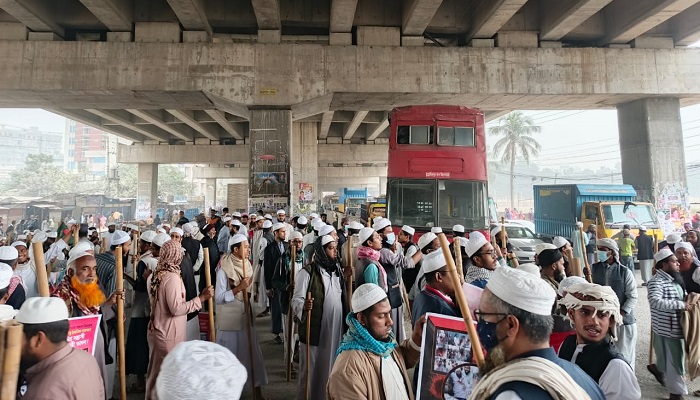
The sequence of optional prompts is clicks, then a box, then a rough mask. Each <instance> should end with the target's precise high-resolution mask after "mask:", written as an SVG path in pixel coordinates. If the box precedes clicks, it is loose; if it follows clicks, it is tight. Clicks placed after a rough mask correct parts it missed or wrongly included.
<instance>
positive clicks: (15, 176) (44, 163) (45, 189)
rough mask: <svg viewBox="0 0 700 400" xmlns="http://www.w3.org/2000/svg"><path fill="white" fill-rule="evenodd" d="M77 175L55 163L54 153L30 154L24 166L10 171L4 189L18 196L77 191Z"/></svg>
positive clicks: (42, 195) (41, 195)
mask: <svg viewBox="0 0 700 400" xmlns="http://www.w3.org/2000/svg"><path fill="white" fill-rule="evenodd" d="M76 181H77V177H76V176H75V175H72V174H69V173H68V172H67V171H65V170H64V169H63V168H61V167H60V166H57V165H55V164H54V159H53V156H52V155H47V154H29V155H28V156H27V158H26V160H24V167H22V168H21V169H17V170H14V171H12V172H11V173H10V180H9V181H7V182H5V184H4V185H3V186H4V191H5V192H6V193H13V194H16V195H18V196H37V197H47V196H53V195H56V194H60V193H73V192H75V183H76Z"/></svg>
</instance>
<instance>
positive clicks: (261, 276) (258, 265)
mask: <svg viewBox="0 0 700 400" xmlns="http://www.w3.org/2000/svg"><path fill="white" fill-rule="evenodd" d="M260 233H261V236H260V237H259V239H258V243H257V244H255V243H254V244H253V245H254V246H257V250H256V249H255V248H254V249H253V268H254V270H255V272H254V274H253V283H254V284H255V288H256V289H255V290H256V294H257V300H256V306H257V308H258V309H260V310H264V311H263V312H261V313H260V314H259V316H261V317H262V316H266V315H268V314H269V313H270V299H269V298H268V297H267V295H268V293H267V289H268V288H267V286H266V285H265V282H266V279H265V267H264V265H265V248H267V246H268V244H270V243H272V242H274V241H275V237H274V236H273V233H272V221H270V220H268V219H266V220H265V221H263V223H262V229H261V230H260Z"/></svg>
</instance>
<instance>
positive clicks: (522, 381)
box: [470, 268, 605, 400]
mask: <svg viewBox="0 0 700 400" xmlns="http://www.w3.org/2000/svg"><path fill="white" fill-rule="evenodd" d="M555 299H556V293H555V292H554V290H553V289H552V288H551V287H550V286H549V285H547V283H546V282H544V281H543V280H542V278H540V277H538V276H534V275H532V274H529V273H527V272H524V271H520V270H518V269H515V268H498V269H496V271H495V272H494V273H493V276H492V277H491V279H490V280H489V282H488V284H487V285H486V288H485V289H484V292H483V294H482V295H481V300H480V302H479V309H478V310H476V311H475V312H474V313H475V314H476V317H477V332H478V334H479V339H480V340H481V344H482V346H484V347H485V348H486V350H487V352H488V354H487V356H486V363H485V366H484V368H482V369H481V370H480V371H479V374H480V375H481V379H480V380H479V383H477V385H476V386H475V387H474V389H473V390H472V393H471V397H470V399H477V400H481V399H518V400H519V399H526V400H527V399H536V398H542V399H548V398H551V399H558V400H565V399H591V400H603V399H605V396H604V395H603V392H602V391H601V390H600V387H598V385H597V384H596V383H595V381H594V380H593V379H592V378H591V377H590V376H588V375H587V374H586V373H585V372H583V371H582V370H581V368H579V367H578V366H576V365H575V364H572V363H571V362H569V361H565V360H563V359H561V358H559V357H557V355H556V353H555V352H554V350H553V349H552V348H551V347H550V345H549V336H550V335H551V333H552V326H553V321H552V315H551V313H552V306H553V305H554V301H555Z"/></svg>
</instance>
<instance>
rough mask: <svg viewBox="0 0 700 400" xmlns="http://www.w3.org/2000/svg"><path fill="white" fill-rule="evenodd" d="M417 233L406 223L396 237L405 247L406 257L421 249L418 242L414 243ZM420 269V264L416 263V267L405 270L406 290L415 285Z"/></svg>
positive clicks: (404, 281) (403, 276)
mask: <svg viewBox="0 0 700 400" xmlns="http://www.w3.org/2000/svg"><path fill="white" fill-rule="evenodd" d="M415 233H416V230H415V229H413V228H412V227H410V226H408V225H404V226H403V227H401V230H400V231H399V235H398V236H397V237H396V240H398V241H399V244H400V245H401V247H402V249H403V255H404V256H406V257H412V256H413V255H414V254H416V252H417V251H418V250H419V249H418V246H416V244H415V243H413V235H415ZM419 269H420V265H418V264H416V267H415V268H412V269H407V270H405V271H404V272H403V274H402V278H403V285H404V287H405V288H406V290H411V288H412V287H413V283H414V282H415V281H416V277H417V276H418V270H419Z"/></svg>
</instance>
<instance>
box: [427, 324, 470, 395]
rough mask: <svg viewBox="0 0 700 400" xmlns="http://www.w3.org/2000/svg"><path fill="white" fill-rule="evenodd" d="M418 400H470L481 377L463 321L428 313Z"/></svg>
mask: <svg viewBox="0 0 700 400" xmlns="http://www.w3.org/2000/svg"><path fill="white" fill-rule="evenodd" d="M421 349H422V350H421V358H420V369H419V371H418V377H419V378H418V388H417V396H416V399H417V400H438V399H446V400H461V399H467V398H468V397H469V395H470V394H471V391H472V388H473V387H474V385H475V384H476V381H477V379H478V377H479V369H478V367H477V366H476V363H474V361H473V357H472V345H471V342H470V341H469V334H468V333H467V329H466V327H465V326H464V320H463V319H462V318H455V317H448V316H445V315H440V314H433V313H428V314H426V323H425V326H424V328H423V345H422V347H421Z"/></svg>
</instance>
